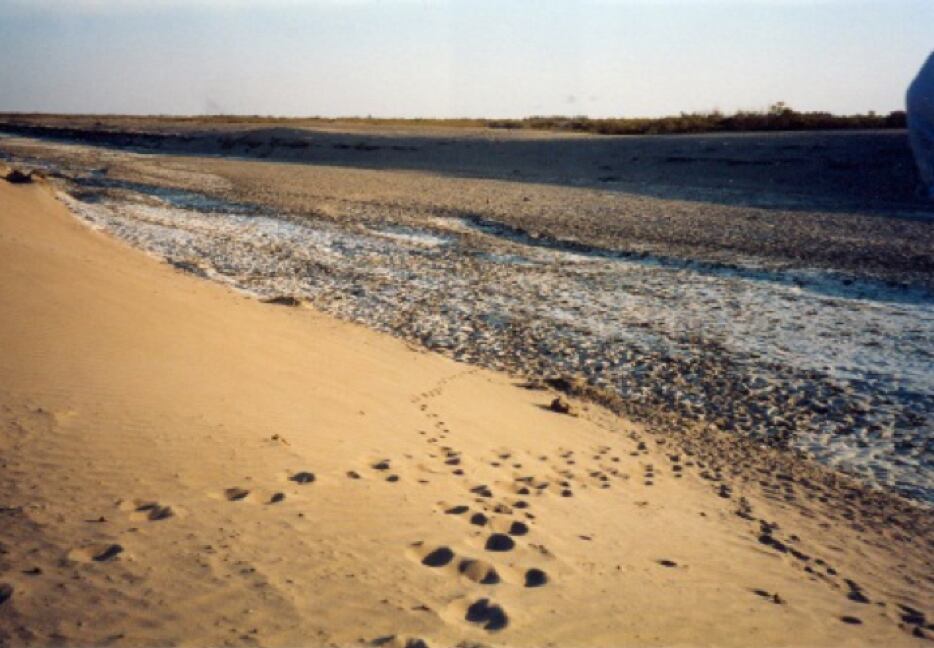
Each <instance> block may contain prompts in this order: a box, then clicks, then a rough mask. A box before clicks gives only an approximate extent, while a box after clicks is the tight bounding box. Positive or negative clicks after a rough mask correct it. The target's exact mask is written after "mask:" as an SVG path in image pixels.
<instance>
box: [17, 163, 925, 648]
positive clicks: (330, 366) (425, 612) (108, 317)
mask: <svg viewBox="0 0 934 648" xmlns="http://www.w3.org/2000/svg"><path fill="white" fill-rule="evenodd" d="M0 303H2V305H3V306H2V311H0V500H2V501H0V504H2V506H3V508H2V509H0V516H2V519H0V583H3V585H2V587H0V600H2V601H3V602H2V603H0V644H10V645H21V644H31V645H48V644H56V645H63V644H68V645H91V644H94V645H98V644H110V645H143V644H149V645H168V644H175V643H185V644H191V645H221V644H250V645H253V644H259V645H324V644H328V645H349V644H356V643H357V642H360V641H364V642H374V641H375V642H376V643H379V642H380V641H382V640H384V639H385V638H386V637H388V636H390V635H395V638H394V639H392V640H391V641H392V642H395V643H396V644H399V645H405V642H406V641H410V640H413V638H420V639H422V640H424V641H425V642H426V643H427V644H428V645H431V646H439V645H441V646H444V645H454V644H457V643H459V642H462V641H463V642H467V643H468V644H471V645H472V644H475V643H483V644H492V645H529V646H532V645H535V646H542V645H574V646H584V645H602V646H605V645H659V644H666V645H671V644H677V645H696V644H705V645H712V644H716V645H737V646H739V645H741V646H748V645H906V644H908V645H911V644H914V643H919V644H922V643H924V642H925V640H924V639H922V638H919V637H918V636H917V635H924V634H925V633H928V634H929V633H930V630H929V629H926V628H925V624H926V623H928V621H927V619H926V618H924V617H923V613H924V612H925V610H924V609H923V608H924V606H925V605H926V604H929V603H930V601H931V600H932V597H931V580H930V574H931V573H932V572H931V570H930V561H929V557H930V551H929V543H930V534H929V533H927V532H925V531H924V530H923V529H924V528H927V527H922V530H921V531H920V532H919V531H918V530H917V529H916V530H915V531H914V533H912V532H911V531H910V530H909V531H906V529H910V528H911V527H910V525H908V523H904V524H903V523H902V522H900V521H899V520H894V519H893V520H892V521H891V525H888V526H887V525H884V524H879V525H874V524H871V523H868V522H866V521H865V520H862V519H860V520H858V521H859V522H861V524H855V523H853V524H850V522H847V521H846V520H840V519H836V520H831V519H830V518H828V517H825V516H824V515H823V514H822V513H821V512H820V510H819V509H815V508H809V507H807V506H795V505H791V504H789V502H790V501H792V500H793V499H794V498H789V497H786V498H785V499H782V498H776V499H765V498H762V497H760V496H758V495H756V493H759V490H758V489H749V492H748V493H746V492H745V491H744V489H743V488H742V486H741V485H734V486H733V488H732V490H731V489H729V488H727V489H726V490H727V491H729V492H724V489H723V488H718V487H716V485H714V486H715V487H713V488H712V487H711V484H710V483H709V482H708V481H706V480H704V479H701V478H700V477H699V475H698V473H699V472H701V471H699V466H697V465H696V463H695V462H694V461H692V460H691V457H689V456H686V455H679V454H678V453H677V451H676V450H673V449H672V447H671V446H670V444H665V445H662V444H659V443H658V442H657V439H658V438H661V437H655V436H653V435H651V434H647V433H646V432H645V431H644V430H642V429H640V428H639V427H638V426H637V425H635V424H633V423H630V422H627V421H625V420H621V419H619V418H615V417H612V416H610V415H609V414H607V413H605V412H603V411H601V410H599V409H597V408H595V407H589V408H586V406H585V409H584V410H583V411H582V412H581V415H580V416H579V417H573V416H566V415H562V414H557V413H553V412H551V411H549V410H548V408H547V407H546V406H547V404H548V403H549V402H550V400H551V398H552V397H553V394H551V393H548V392H547V391H541V390H529V389H524V388H522V387H521V386H519V385H518V384H517V381H515V380H513V379H510V378H509V377H507V376H504V375H500V374H495V373H491V372H488V371H484V370H478V369H474V368H471V367H469V366H466V365H462V364H457V363H455V362H453V361H452V360H449V359H446V358H443V357H441V356H438V355H433V354H428V353H423V352H418V351H415V350H413V349H410V348H407V347H406V346H405V345H404V344H403V343H401V342H399V341H397V340H395V339H392V338H390V337H388V336H385V335H381V334H377V333H374V332H371V331H368V330H366V329H363V328H361V327H358V326H354V325H350V324H347V323H344V322H339V321H336V320H333V319H330V318H328V317H325V316H323V315H321V314H317V313H315V312H313V311H311V310H310V309H306V308H289V307H284V306H279V305H271V304H264V303H260V302H258V301H255V300H253V299H250V298H247V297H244V296H242V295H238V294H236V293H233V292H231V291H229V290H227V289H225V288H224V287H222V286H220V285H217V284H213V283H210V282H208V281H204V280H202V279H199V278H196V277H194V276H191V275H188V274H185V273H183V272H180V271H178V270H175V269H173V268H171V267H170V266H168V265H166V264H163V263H160V262H158V261H156V260H154V259H151V258H148V257H146V256H145V255H143V254H142V253H140V252H138V251H135V250H131V249H129V248H127V247H125V246H124V245H122V244H120V243H118V242H116V241H114V240H112V239H111V238H109V237H108V236H106V235H104V234H102V233H99V232H94V231H91V230H89V229H88V228H86V227H85V226H84V225H82V224H81V223H80V222H79V221H78V220H77V219H75V218H74V217H73V216H72V215H71V214H70V213H69V212H68V211H67V210H66V209H65V207H64V206H63V205H62V204H61V203H59V202H58V201H57V200H56V198H55V197H54V196H53V194H52V192H51V191H50V190H49V189H48V188H47V187H45V186H43V185H42V184H41V183H39V184H31V185H16V186H14V185H10V184H8V183H6V182H2V181H0ZM640 448H641V449H640ZM673 457H675V459H674V460H673V459H672V458H673ZM303 471H305V472H307V473H310V474H313V476H314V479H313V481H308V482H307V483H301V482H302V481H303V480H302V479H299V480H298V481H294V480H293V479H294V478H296V476H300V475H301V473H302V472H303ZM678 474H681V475H683V477H680V478H679V477H676V475H678ZM305 477H306V479H311V478H310V477H309V476H305ZM546 483H547V485H546V486H545V485H544V484H546ZM799 488H801V485H800V483H793V482H792V483H788V485H787V490H786V492H785V495H786V496H787V495H788V494H789V493H795V492H797V491H796V489H799ZM718 492H719V493H720V494H721V495H727V496H723V497H721V496H719V495H718ZM277 493H281V496H284V499H281V501H278V502H276V501H275V500H278V499H280V497H281V496H276V494H277ZM744 495H746V496H747V499H745V500H740V498H741V497H742V496H744ZM786 500H787V501H786ZM523 507H524V508H523ZM479 513H482V514H483V516H484V517H485V518H486V522H485V524H482V525H480V524H474V523H472V518H473V516H474V515H475V514H479ZM909 517H910V516H909ZM762 520H766V521H767V522H768V524H763V522H762ZM480 521H481V520H477V519H473V522H480ZM851 521H852V517H851ZM513 545H514V546H513ZM510 547H511V548H510ZM494 549H500V550H494ZM503 549H505V550H503ZM467 561H473V562H467ZM529 570H541V572H537V571H531V572H530V571H529ZM847 579H849V580H847ZM543 580H544V581H546V582H542V581H543ZM494 581H498V582H494ZM527 581H531V582H528V583H527ZM527 585H535V586H527ZM483 599H487V600H488V603H487V604H479V605H475V604H476V603H477V602H478V601H481V600H483ZM867 601H868V602H867ZM912 632H914V635H913V634H912Z"/></svg>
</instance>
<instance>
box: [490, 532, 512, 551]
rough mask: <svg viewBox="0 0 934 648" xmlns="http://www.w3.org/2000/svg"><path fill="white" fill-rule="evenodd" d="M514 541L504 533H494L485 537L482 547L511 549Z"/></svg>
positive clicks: (494, 549) (495, 549) (493, 549)
mask: <svg viewBox="0 0 934 648" xmlns="http://www.w3.org/2000/svg"><path fill="white" fill-rule="evenodd" d="M515 546H516V541H515V540H513V539H512V538H510V537H509V536H508V535H506V534H505V533H494V534H492V535H491V536H490V537H489V538H487V539H486V544H485V545H484V548H485V549H486V550H487V551H512V550H513V548H514V547H515Z"/></svg>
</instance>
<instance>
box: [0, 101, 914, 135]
mask: <svg viewBox="0 0 934 648" xmlns="http://www.w3.org/2000/svg"><path fill="white" fill-rule="evenodd" d="M59 120H69V121H71V120H78V121H82V122H84V121H87V120H91V121H92V124H93V125H94V126H95V127H98V128H107V127H110V126H113V122H120V123H121V124H127V123H131V122H134V121H139V122H145V123H147V124H153V123H157V124H160V125H164V126H171V125H172V124H179V125H184V124H193V123H198V124H231V125H247V124H264V125H270V124H272V125H282V126H290V127H298V126H306V127H314V126H324V125H332V124H357V125H371V126H411V127H416V126H418V127H423V126H428V127H431V126H435V127H444V128H490V129H508V130H539V131H562V132H577V133H593V134H598V135H673V134H679V133H717V132H761V131H807V130H869V129H890V128H892V129H900V128H905V127H906V118H905V112H904V111H893V112H891V113H889V114H887V115H880V114H876V113H874V112H869V113H866V114H858V115H834V114H831V113H828V112H801V111H797V110H794V109H793V108H791V107H789V106H787V105H786V104H784V103H783V102H778V103H776V104H773V105H772V106H770V107H769V108H768V109H767V110H761V111H738V112H735V113H732V114H725V113H721V112H719V111H713V112H706V113H703V112H697V113H681V114H680V115H673V116H668V117H611V118H590V117H584V116H574V117H572V116H561V115H554V116H533V117H525V118H522V119H472V118H461V119H429V118H382V117H334V118H331V117H275V116H264V115H190V116H168V115H162V116H133V115H83V116H80V115H56V114H41V113H0V126H3V127H10V126H16V125H25V124H35V123H37V122H38V123H45V124H47V125H48V124H50V122H55V121H59Z"/></svg>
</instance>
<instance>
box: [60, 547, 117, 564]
mask: <svg viewBox="0 0 934 648" xmlns="http://www.w3.org/2000/svg"><path fill="white" fill-rule="evenodd" d="M122 553H123V547H122V546H120V545H118V544H102V545H92V546H89V547H82V548H79V549H72V550H71V551H69V552H68V559H69V560H73V561H75V562H92V561H93V562H109V561H111V560H113V559H115V558H116V557H117V556H119V555H120V554H122Z"/></svg>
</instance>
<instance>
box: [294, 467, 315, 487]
mask: <svg viewBox="0 0 934 648" xmlns="http://www.w3.org/2000/svg"><path fill="white" fill-rule="evenodd" d="M314 480H315V474H314V473H312V472H308V471H307V470H303V471H301V472H297V473H295V474H294V475H292V476H291V477H289V481H293V482H295V483H296V484H310V483H312V482H313V481H314Z"/></svg>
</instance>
